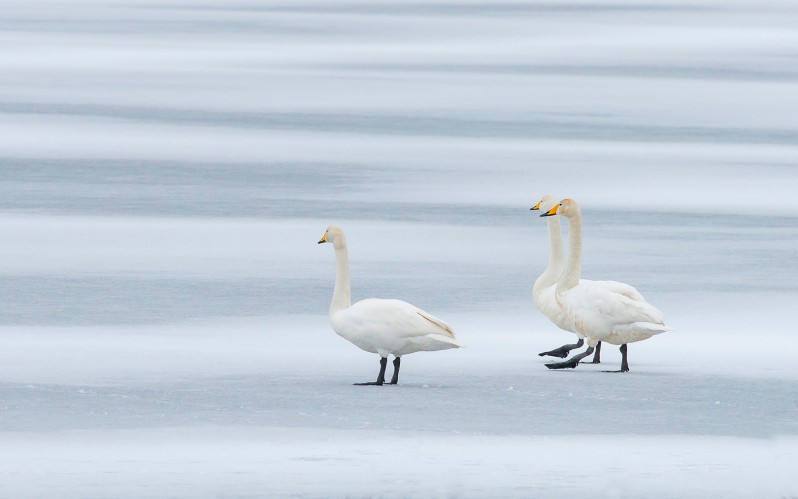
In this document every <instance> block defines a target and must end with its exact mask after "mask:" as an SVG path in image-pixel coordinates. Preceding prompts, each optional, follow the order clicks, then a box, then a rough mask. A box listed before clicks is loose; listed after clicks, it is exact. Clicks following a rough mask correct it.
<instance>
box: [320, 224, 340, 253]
mask: <svg viewBox="0 0 798 499" xmlns="http://www.w3.org/2000/svg"><path fill="white" fill-rule="evenodd" d="M345 242H346V239H344V230H343V229H342V228H340V227H338V226H337V225H330V226H329V227H327V230H325V231H324V235H323V236H321V239H320V240H319V244H322V243H333V246H335V247H336V248H338V247H340V246H342V245H343V244H344V243H345Z"/></svg>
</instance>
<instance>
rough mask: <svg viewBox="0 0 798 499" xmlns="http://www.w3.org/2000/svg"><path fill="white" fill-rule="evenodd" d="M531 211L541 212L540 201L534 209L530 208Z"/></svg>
mask: <svg viewBox="0 0 798 499" xmlns="http://www.w3.org/2000/svg"><path fill="white" fill-rule="evenodd" d="M529 209H530V210H531V211H534V210H539V209H540V201H538V204H536V205H535V206H533V207H532V208H529Z"/></svg>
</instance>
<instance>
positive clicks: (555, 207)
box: [540, 204, 560, 217]
mask: <svg viewBox="0 0 798 499" xmlns="http://www.w3.org/2000/svg"><path fill="white" fill-rule="evenodd" d="M559 207H560V205H558V204H555V205H554V208H552V209H550V210H549V211H547V212H546V213H544V214H542V215H540V216H541V217H550V216H553V215H556V214H557V208H559Z"/></svg>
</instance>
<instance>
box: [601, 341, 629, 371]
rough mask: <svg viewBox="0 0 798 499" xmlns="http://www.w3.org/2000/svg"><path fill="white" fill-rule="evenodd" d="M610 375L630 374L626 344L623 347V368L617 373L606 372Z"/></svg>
mask: <svg viewBox="0 0 798 499" xmlns="http://www.w3.org/2000/svg"><path fill="white" fill-rule="evenodd" d="M605 372H608V373H628V372H629V360H628V359H627V356H626V343H624V344H623V345H621V368H620V369H619V370H617V371H605Z"/></svg>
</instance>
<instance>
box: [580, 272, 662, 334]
mask: <svg viewBox="0 0 798 499" xmlns="http://www.w3.org/2000/svg"><path fill="white" fill-rule="evenodd" d="M604 282H606V281H604ZM612 282H614V281H612ZM618 284H622V283H618ZM629 288H632V287H631V286H629ZM632 289H634V288H632ZM627 291H628V290H625V288H623V287H622V288H620V289H618V288H614V287H613V286H607V285H605V284H599V283H597V282H596V281H587V282H582V283H580V284H579V285H578V286H575V287H574V288H573V289H571V290H570V291H569V293H568V295H567V297H566V301H565V303H566V306H567V307H568V308H569V309H570V310H571V311H572V314H573V315H574V316H575V319H574V320H575V321H576V322H578V323H581V324H580V326H579V329H583V328H588V329H589V330H609V329H612V328H613V327H615V326H619V325H624V324H627V325H628V324H632V323H636V322H645V323H652V324H663V323H664V321H665V317H664V316H663V314H662V312H660V311H659V310H657V309H656V308H655V307H654V306H653V305H651V304H650V303H648V302H647V301H645V300H643V299H634V298H633V297H630V296H629V294H628V293H627ZM637 294H638V295H639V293H637ZM632 296H634V294H633V295H632ZM641 298H642V297H641Z"/></svg>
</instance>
